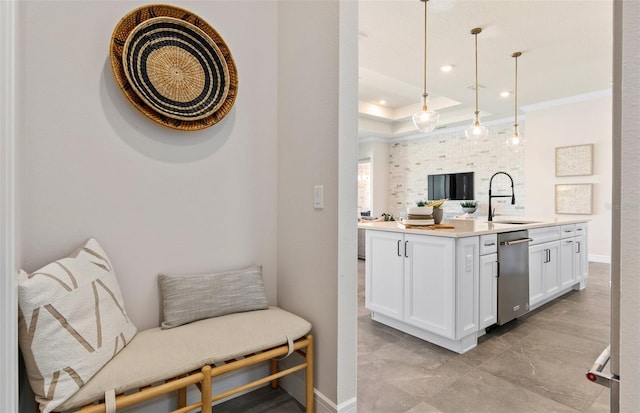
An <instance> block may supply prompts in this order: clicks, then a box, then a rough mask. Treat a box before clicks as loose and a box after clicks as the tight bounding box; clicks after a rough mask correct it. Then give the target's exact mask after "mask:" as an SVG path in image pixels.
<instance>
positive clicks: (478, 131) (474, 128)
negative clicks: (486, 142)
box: [464, 120, 489, 142]
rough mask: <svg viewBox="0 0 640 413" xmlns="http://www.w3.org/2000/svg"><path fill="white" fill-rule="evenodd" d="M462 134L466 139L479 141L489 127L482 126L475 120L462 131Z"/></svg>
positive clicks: (487, 132) (485, 134)
mask: <svg viewBox="0 0 640 413" xmlns="http://www.w3.org/2000/svg"><path fill="white" fill-rule="evenodd" d="M464 134H465V136H466V137H467V139H469V140H471V141H473V142H479V141H481V140H483V139H484V138H486V137H487V135H489V128H487V127H486V126H482V125H481V124H480V122H478V121H477V120H476V121H474V122H473V123H472V124H471V126H469V127H468V128H467V129H466V130H465V131H464Z"/></svg>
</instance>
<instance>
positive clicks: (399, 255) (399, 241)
mask: <svg viewBox="0 0 640 413" xmlns="http://www.w3.org/2000/svg"><path fill="white" fill-rule="evenodd" d="M401 242H402V240H400V239H399V240H398V257H402V255H401V254H400V243H401Z"/></svg>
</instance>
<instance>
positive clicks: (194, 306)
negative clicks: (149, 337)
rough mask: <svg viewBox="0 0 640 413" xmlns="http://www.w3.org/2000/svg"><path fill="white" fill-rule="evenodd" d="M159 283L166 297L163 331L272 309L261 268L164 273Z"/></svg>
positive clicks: (164, 299)
mask: <svg viewBox="0 0 640 413" xmlns="http://www.w3.org/2000/svg"><path fill="white" fill-rule="evenodd" d="M158 281H159V283H160V291H161V294H162V306H163V309H162V312H163V321H162V324H161V327H162V328H163V329H168V328H173V327H178V326H180V325H182V324H186V323H190V322H192V321H196V320H202V319H205V318H211V317H219V316H222V315H225V314H232V313H240V312H244V311H253V310H264V309H267V308H268V307H269V302H268V301H267V297H266V295H265V292H264V283H263V282H262V266H260V265H257V266H253V267H249V268H243V269H239V270H231V271H224V272H216V273H210V274H195V275H166V274H160V275H159V276H158Z"/></svg>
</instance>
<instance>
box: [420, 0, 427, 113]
mask: <svg viewBox="0 0 640 413" xmlns="http://www.w3.org/2000/svg"><path fill="white" fill-rule="evenodd" d="M421 1H423V2H424V66H423V71H422V73H423V75H424V79H423V80H424V81H423V85H424V90H423V91H422V99H423V100H422V111H423V112H426V111H427V96H429V94H428V93H427V2H428V1H429V0H421Z"/></svg>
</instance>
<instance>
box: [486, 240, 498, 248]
mask: <svg viewBox="0 0 640 413" xmlns="http://www.w3.org/2000/svg"><path fill="white" fill-rule="evenodd" d="M494 245H496V243H495V242H493V241H491V242H485V243H484V246H485V247H492V246H494Z"/></svg>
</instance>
